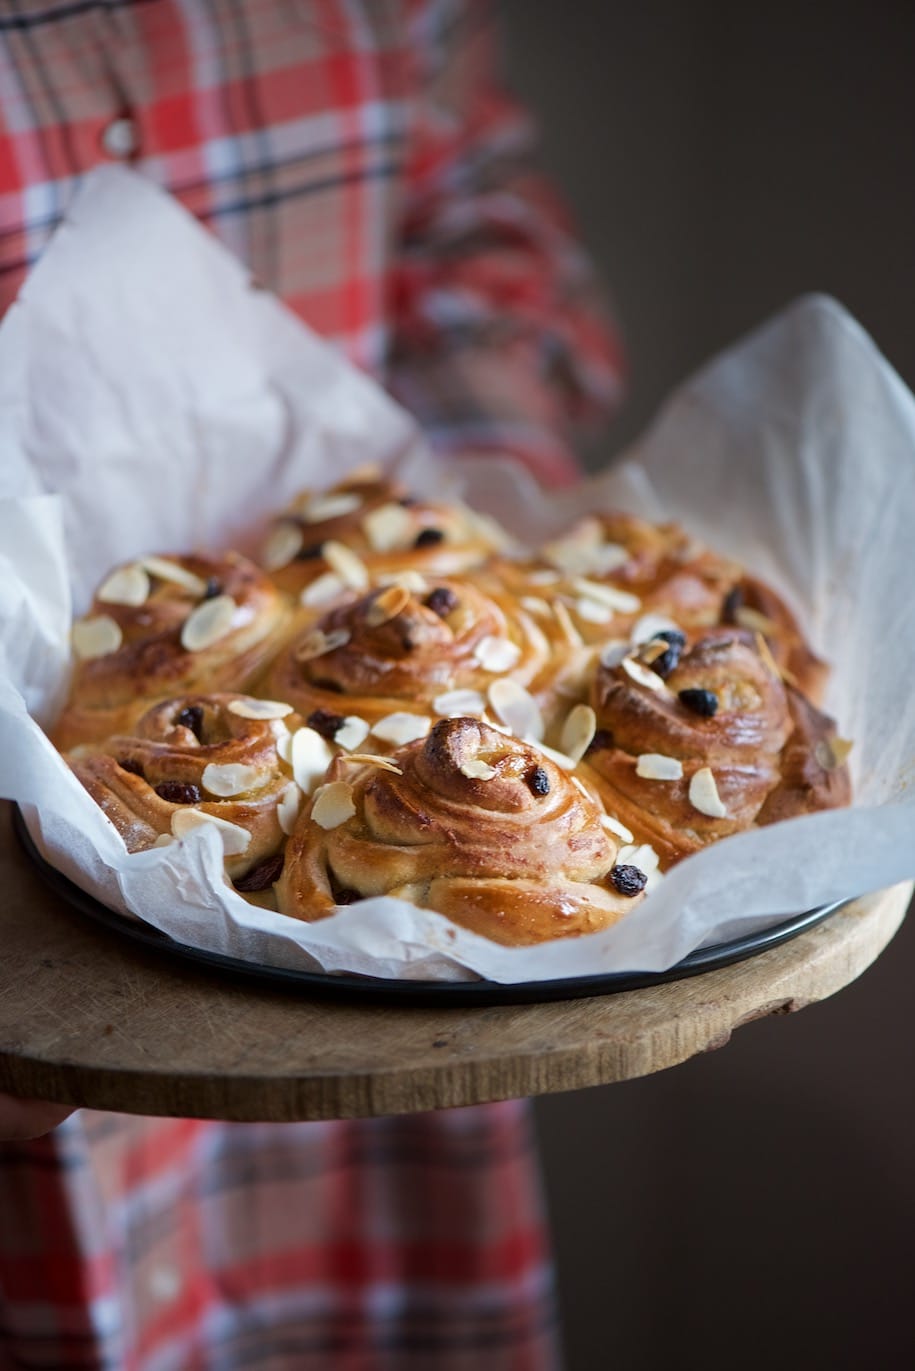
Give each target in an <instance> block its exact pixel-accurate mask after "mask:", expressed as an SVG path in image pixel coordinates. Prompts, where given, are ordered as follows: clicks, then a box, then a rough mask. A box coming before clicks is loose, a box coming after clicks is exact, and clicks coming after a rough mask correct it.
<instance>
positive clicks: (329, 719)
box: [305, 709, 343, 743]
mask: <svg viewBox="0 0 915 1371" xmlns="http://www.w3.org/2000/svg"><path fill="white" fill-rule="evenodd" d="M305 722H306V723H307V724H308V727H309V728H313V729H314V731H315V733H320V735H321V737H322V738H326V739H327V741H328V742H329V743H332V742H333V741H334V737H335V735H336V732H337V729H338V728H340V727H341V726H342V724H343V715H342V714H332V713H331V711H330V710H329V709H314V710H312V712H311V713H310V714H309V716H308V718H307V719H306V721H305Z"/></svg>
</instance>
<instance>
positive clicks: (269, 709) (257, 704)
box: [226, 695, 292, 719]
mask: <svg viewBox="0 0 915 1371" xmlns="http://www.w3.org/2000/svg"><path fill="white" fill-rule="evenodd" d="M226 708H227V709H228V711H229V713H230V714H237V715H238V717H239V718H240V719H285V718H286V715H287V714H291V713H292V705H287V704H285V703H284V702H283V701H282V700H256V699H255V698H254V697H253V696H252V695H249V696H246V698H245V699H243V700H230V701H229V703H228V705H227V706H226Z"/></svg>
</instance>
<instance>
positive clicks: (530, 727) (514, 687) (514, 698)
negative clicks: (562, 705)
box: [488, 677, 543, 740]
mask: <svg viewBox="0 0 915 1371" xmlns="http://www.w3.org/2000/svg"><path fill="white" fill-rule="evenodd" d="M488 696H489V703H490V705H491V706H492V708H493V710H494V711H495V713H496V715H497V716H498V717H499V718H500V719H501V720H502V722H503V723H504V724H508V726H509V728H510V729H511V731H512V732H513V733H514V734H515V736H516V737H518V738H534V739H537V740H539V739H541V738H542V737H543V715H542V714H541V713H540V706H539V705H538V704H537V701H536V700H535V699H534V697H533V695H531V694H530V692H529V691H527V690H525V689H524V686H523V685H520V684H519V683H518V681H512V680H510V679H509V678H507V677H502V678H501V679H500V680H498V681H493V683H492V685H491V686H490V687H489V691H488Z"/></svg>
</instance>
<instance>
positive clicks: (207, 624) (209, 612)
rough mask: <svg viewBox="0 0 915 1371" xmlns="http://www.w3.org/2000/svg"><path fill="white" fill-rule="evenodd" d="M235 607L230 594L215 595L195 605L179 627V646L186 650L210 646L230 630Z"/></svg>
mask: <svg viewBox="0 0 915 1371" xmlns="http://www.w3.org/2000/svg"><path fill="white" fill-rule="evenodd" d="M237 609H238V605H237V604H236V603H235V601H234V600H233V599H232V596H231V595H216V596H214V597H213V599H212V600H204V602H203V604H200V605H196V606H195V607H194V608H193V609H192V610H191V612H190V614H189V615H188V616H187V618H186V619H185V621H184V623H183V625H182V627H181V646H182V647H183V648H184V650H185V651H186V652H202V651H203V649H204V648H207V647H212V645H213V643H218V642H219V640H220V638H224V637H225V636H226V634H227V633H228V632H230V630H231V628H232V622H233V620H234V618H235V612H236V610H237Z"/></svg>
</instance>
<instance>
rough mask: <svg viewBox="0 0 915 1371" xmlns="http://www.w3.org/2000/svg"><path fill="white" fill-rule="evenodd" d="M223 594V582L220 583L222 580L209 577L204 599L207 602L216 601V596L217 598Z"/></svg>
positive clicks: (216, 577)
mask: <svg viewBox="0 0 915 1371" xmlns="http://www.w3.org/2000/svg"><path fill="white" fill-rule="evenodd" d="M221 594H222V581H220V579H219V577H218V576H208V577H207V588H206V590H205V591H204V592H203V598H204V599H205V600H215V599H216V596H217V595H221Z"/></svg>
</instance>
